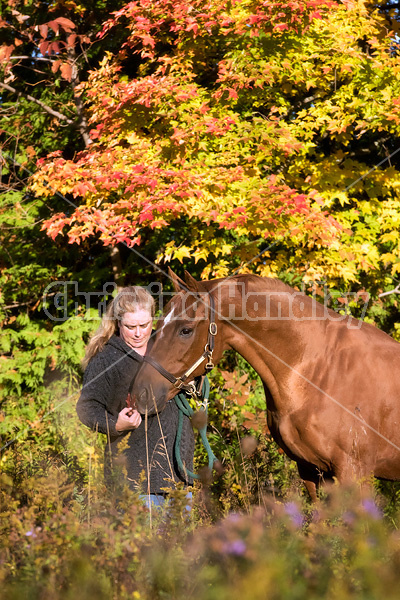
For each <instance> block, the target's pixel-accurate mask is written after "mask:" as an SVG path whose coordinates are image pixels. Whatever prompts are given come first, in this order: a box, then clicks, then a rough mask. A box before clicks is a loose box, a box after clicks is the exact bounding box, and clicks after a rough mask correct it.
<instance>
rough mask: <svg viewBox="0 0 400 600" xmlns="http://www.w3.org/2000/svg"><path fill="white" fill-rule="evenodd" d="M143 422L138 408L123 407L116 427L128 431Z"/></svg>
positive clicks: (118, 429)
mask: <svg viewBox="0 0 400 600" xmlns="http://www.w3.org/2000/svg"><path fill="white" fill-rule="evenodd" d="M141 422H142V417H141V416H140V413H138V411H137V410H132V408H123V409H122V410H121V412H120V413H119V415H118V419H117V423H116V425H115V429H116V430H117V431H128V430H129V429H136V427H139V425H140V423H141Z"/></svg>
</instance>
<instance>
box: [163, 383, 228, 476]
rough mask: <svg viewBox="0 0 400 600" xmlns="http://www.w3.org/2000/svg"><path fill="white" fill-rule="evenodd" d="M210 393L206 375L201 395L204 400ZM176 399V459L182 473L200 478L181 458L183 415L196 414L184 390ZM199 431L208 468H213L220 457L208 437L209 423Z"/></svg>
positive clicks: (190, 415)
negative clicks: (216, 454) (213, 449)
mask: <svg viewBox="0 0 400 600" xmlns="http://www.w3.org/2000/svg"><path fill="white" fill-rule="evenodd" d="M209 393H210V382H209V380H208V377H205V378H204V383H203V387H202V389H201V395H202V397H203V400H208V396H209ZM174 399H175V402H176V405H177V407H178V409H179V412H178V429H177V432H176V439H175V459H176V462H177V464H178V467H179V469H180V471H181V472H182V473H186V474H187V475H188V476H189V477H192V478H193V479H200V476H199V475H196V473H192V472H191V471H189V470H188V469H186V467H185V466H184V465H183V462H182V458H181V440H182V428H183V415H185V416H186V417H189V418H191V417H192V416H193V414H194V410H193V409H192V407H191V406H190V404H189V402H188V401H187V397H186V394H185V393H184V392H179V394H177V395H176V396H175V398H174ZM204 410H205V411H207V408H206V407H204ZM199 432H200V437H201V441H202V442H203V446H204V448H205V449H206V451H207V456H208V468H209V469H211V470H212V468H213V466H214V462H215V461H216V460H218V459H217V457H216V456H215V454H214V452H213V451H212V450H211V446H210V444H209V442H208V439H207V424H206V425H204V426H203V427H201V428H200V429H199Z"/></svg>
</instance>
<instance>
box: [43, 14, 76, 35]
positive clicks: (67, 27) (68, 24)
mask: <svg viewBox="0 0 400 600" xmlns="http://www.w3.org/2000/svg"><path fill="white" fill-rule="evenodd" d="M52 23H58V24H59V25H60V26H61V27H62V28H63V29H64V31H67V32H70V31H72V30H73V29H75V24H74V23H73V22H72V21H70V20H69V19H66V18H65V17H57V19H54V21H52ZM49 25H50V23H49Z"/></svg>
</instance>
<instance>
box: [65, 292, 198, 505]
mask: <svg viewBox="0 0 400 600" xmlns="http://www.w3.org/2000/svg"><path fill="white" fill-rule="evenodd" d="M153 319H154V300H153V297H152V296H151V295H150V294H149V293H148V292H147V290H146V289H145V288H142V287H139V286H132V287H126V288H123V289H122V290H121V291H120V292H119V293H118V295H117V296H116V297H115V298H114V299H113V300H112V301H111V303H110V304H109V305H108V307H107V310H106V313H105V315H104V317H103V319H102V322H101V325H100V327H99V328H98V330H97V331H96V332H95V334H94V335H93V337H92V338H91V340H90V341H89V344H88V346H87V349H86V355H85V358H84V360H83V366H84V368H85V374H84V379H83V387H82V392H81V396H80V398H79V400H78V403H77V407H76V409H77V413H78V416H79V418H80V420H81V421H82V423H84V424H85V425H86V426H87V427H90V428H91V429H93V430H95V431H99V432H101V433H103V434H105V435H107V438H108V440H107V442H108V443H107V444H106V448H105V470H106V474H108V475H109V474H110V471H111V470H112V463H113V458H115V456H116V455H117V454H118V444H119V443H120V442H121V440H123V439H126V440H127V444H124V449H123V453H124V456H125V459H126V460H125V464H126V472H127V477H128V482H129V484H130V486H131V487H132V488H134V489H137V490H138V491H139V492H141V493H142V494H143V495H145V496H146V502H147V504H149V502H153V504H155V505H162V504H163V502H164V499H165V497H166V495H167V491H168V490H166V488H171V487H173V486H174V482H178V481H183V482H184V483H185V484H186V485H189V484H191V483H192V481H191V480H190V479H189V478H188V477H186V475H185V473H181V472H180V471H179V469H178V466H177V464H176V461H175V457H174V443H175V438H176V431H177V427H178V408H177V406H176V404H175V402H174V400H172V401H169V402H168V403H167V405H166V407H165V409H164V410H163V411H162V412H161V413H160V414H159V415H153V416H150V417H148V423H147V433H146V431H145V426H144V420H142V416H141V415H140V414H139V413H138V412H137V411H136V410H130V409H129V408H128V407H127V404H126V400H127V396H128V391H129V386H130V383H131V382H132V380H133V378H134V376H135V375H136V373H137V371H138V368H139V365H140V357H141V356H144V354H145V353H146V351H147V350H148V349H150V348H151V345H152V342H153V340H152V338H151V334H152V325H153ZM180 450H181V456H182V459H183V463H184V465H185V467H186V468H187V469H188V470H189V471H192V470H193V452H194V435H193V430H192V426H191V423H190V421H189V419H188V418H187V417H184V426H183V432H182V441H181V449H180ZM148 496H150V497H148Z"/></svg>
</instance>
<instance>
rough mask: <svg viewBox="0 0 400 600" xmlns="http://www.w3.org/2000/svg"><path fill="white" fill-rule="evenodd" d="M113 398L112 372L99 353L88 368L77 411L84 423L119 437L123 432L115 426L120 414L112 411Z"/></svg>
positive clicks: (101, 431) (91, 427)
mask: <svg viewBox="0 0 400 600" xmlns="http://www.w3.org/2000/svg"><path fill="white" fill-rule="evenodd" d="M111 398H112V385H111V378H110V372H109V369H107V366H106V364H105V363H104V361H103V360H102V357H101V355H97V356H95V357H94V358H93V359H92V360H91V361H90V363H89V364H88V366H87V368H86V371H85V374H84V377H83V385H82V391H81V395H80V397H79V400H78V402H77V405H76V412H77V413H78V417H79V419H80V420H81V421H82V423H83V424H84V425H86V426H87V427H89V428H90V429H93V430H94V431H99V432H100V433H104V434H106V435H107V434H109V435H110V436H111V437H118V436H121V435H123V432H119V431H117V430H116V428H115V426H116V423H117V419H118V415H114V414H112V413H111V412H110V400H111Z"/></svg>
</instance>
